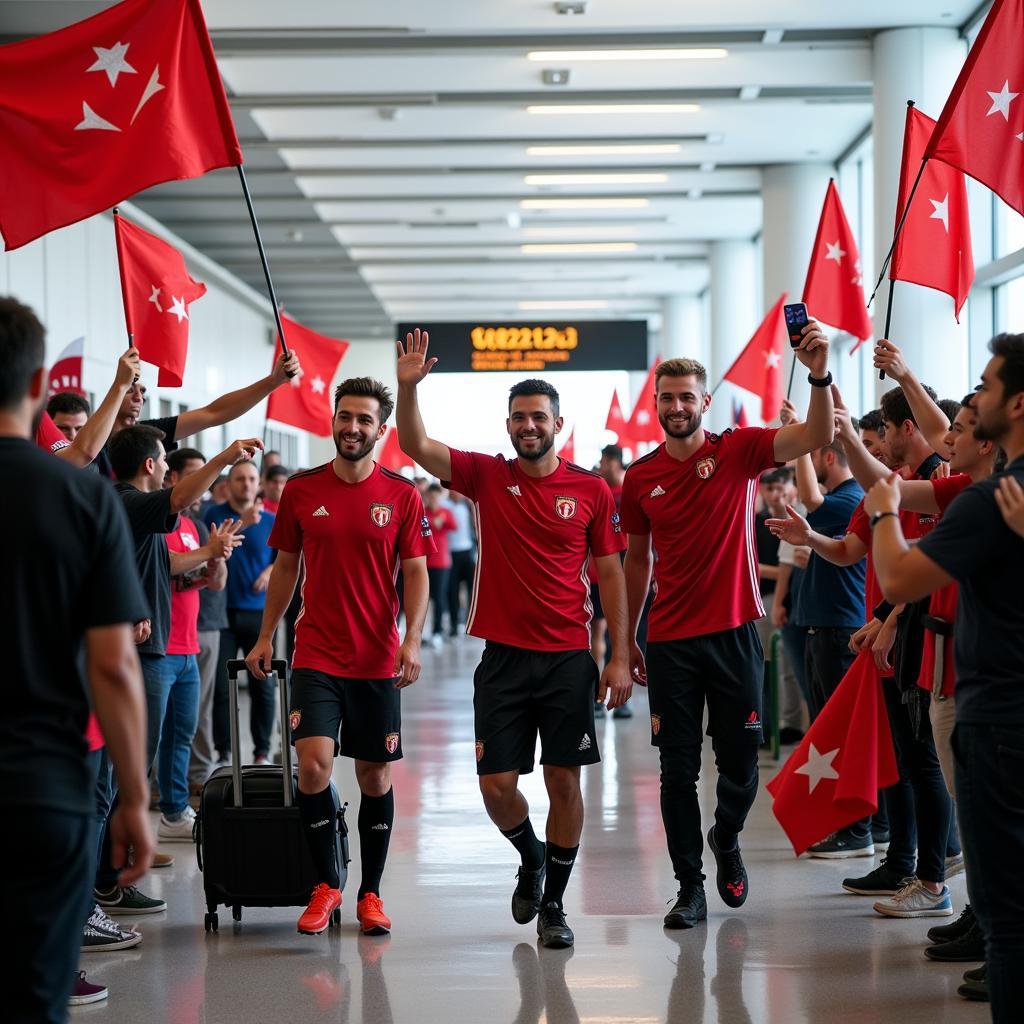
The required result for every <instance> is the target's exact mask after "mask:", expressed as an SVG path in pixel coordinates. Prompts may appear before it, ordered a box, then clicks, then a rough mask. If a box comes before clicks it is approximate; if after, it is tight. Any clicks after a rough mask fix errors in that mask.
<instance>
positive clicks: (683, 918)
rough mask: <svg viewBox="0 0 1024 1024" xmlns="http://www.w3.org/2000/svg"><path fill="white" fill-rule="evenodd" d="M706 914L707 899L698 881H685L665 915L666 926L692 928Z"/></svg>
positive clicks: (703, 918) (705, 916)
mask: <svg viewBox="0 0 1024 1024" xmlns="http://www.w3.org/2000/svg"><path fill="white" fill-rule="evenodd" d="M707 916H708V901H707V898H706V897H705V895H704V886H703V885H701V884H700V882H687V884H686V885H684V886H682V887H681V888H680V890H679V893H678V895H677V896H676V901H675V903H673V904H672V909H671V910H670V911H669V912H668V913H667V914H666V915H665V927H666V928H693V927H694V926H695V925H696V924H697V922H698V921H703V920H705V919H706V918H707Z"/></svg>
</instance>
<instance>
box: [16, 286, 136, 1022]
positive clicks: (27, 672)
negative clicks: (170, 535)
mask: <svg viewBox="0 0 1024 1024" xmlns="http://www.w3.org/2000/svg"><path fill="white" fill-rule="evenodd" d="M44 357H45V351H44V342H43V328H42V326H41V325H40V323H39V321H38V320H37V319H36V317H35V315H34V314H33V313H32V311H31V310H30V309H28V308H27V307H26V306H23V305H21V304H20V303H18V302H16V301H15V300H13V299H0V477H2V478H3V479H4V480H8V481H14V482H15V484H14V485H15V486H17V488H18V497H17V500H16V501H15V500H8V501H4V502H0V531H2V532H3V535H4V536H5V537H8V538H13V539H14V540H13V541H12V543H10V544H8V545H7V550H6V551H5V553H4V586H3V587H2V588H0V650H2V651H3V657H4V672H3V674H2V676H0V680H2V681H0V688H2V695H0V700H2V705H3V714H2V715H0V750H2V751H3V757H2V758H0V808H2V810H3V811H4V817H5V819H6V820H7V821H8V822H10V823H11V828H10V830H9V835H8V836H7V837H6V840H5V842H3V843H0V900H2V904H3V907H4V910H5V912H6V913H7V914H9V915H11V917H10V920H11V921H12V922H16V923H17V935H16V937H15V939H16V940H15V941H13V942H12V943H11V945H10V946H9V947H8V950H7V953H6V954H5V960H6V964H7V966H8V968H9V969H10V971H11V972H12V976H13V979H14V983H13V985H11V986H10V987H9V989H8V991H7V992H5V997H4V1019H5V1020H9V1021H16V1022H21V1021H33V1022H35V1021H45V1022H50V1021H64V1020H65V1019H66V1014H67V1009H66V1007H67V1003H68V995H69V993H70V990H71V983H72V978H73V971H74V968H75V965H76V962H77V958H78V947H79V943H80V942H81V935H82V922H83V921H84V920H85V919H86V915H87V913H88V911H89V909H90V908H91V907H92V892H91V889H92V873H93V862H94V858H95V843H94V841H93V837H92V831H93V823H92V820H93V813H94V804H93V788H92V780H91V778H90V771H89V767H88V762H87V756H86V743H85V740H84V734H85V728H86V721H87V718H88V714H89V697H90V696H91V698H92V705H93V707H94V708H95V711H96V715H97V717H98V719H99V722H100V726H101V728H102V730H103V734H104V736H105V738H106V741H107V744H108V746H109V748H110V753H111V758H112V760H113V762H114V764H115V766H116V769H117V774H118V777H119V779H120V780H121V787H122V800H121V806H120V809H119V810H118V812H117V814H116V815H115V816H114V819H113V820H112V822H111V830H112V833H113V843H114V848H115V849H116V850H117V853H118V857H119V859H120V860H121V861H122V862H123V861H124V860H125V859H126V856H125V855H126V851H127V847H128V846H129V845H131V846H132V847H133V848H134V851H135V855H134V863H133V865H132V866H131V867H128V868H126V869H125V870H124V872H123V873H122V878H121V880H122V882H123V883H124V884H126V885H130V884H131V883H132V882H133V881H134V880H135V879H137V878H139V877H140V876H141V875H142V874H144V873H145V871H146V870H147V868H148V867H149V862H150V858H151V856H152V852H153V838H152V832H151V829H150V826H149V821H148V818H147V815H146V804H147V799H148V792H147V786H146V780H145V768H144V761H143V740H142V737H143V732H144V728H145V726H144V713H145V712H144V701H143V694H142V679H141V674H140V672H139V666H138V659H137V658H136V656H135V653H134V650H133V644H132V636H131V624H132V623H133V622H135V621H137V620H138V619H141V618H143V617H144V616H145V614H146V608H145V600H144V598H143V595H142V593H141V590H140V588H139V585H138V582H137V581H136V579H135V575H134V560H133V558H132V551H131V545H130V543H129V541H128V536H127V524H126V522H125V515H124V512H123V510H122V508H121V505H120V502H118V500H117V498H116V497H115V495H114V493H113V492H112V491H111V489H110V487H109V486H108V485H107V484H105V483H104V482H103V481H101V480H99V479H97V478H96V476H95V475H92V474H87V473H81V472H79V471H78V470H77V469H75V468H74V467H73V466H72V465H69V464H67V463H65V462H64V461H63V460H61V459H55V458H53V457H52V456H51V455H49V454H47V453H45V452H43V451H40V450H39V449H38V448H37V447H36V446H35V445H34V444H32V442H31V441H30V440H29V439H30V438H31V437H32V436H33V434H34V431H35V425H36V421H37V420H38V417H39V416H40V415H41V414H42V410H43V402H44V400H45V395H46V371H45V367H44V365H43V361H44ZM55 517H56V518H55ZM83 664H84V666H85V678H83V672H82V666H83ZM87 682H88V687H89V693H88V694H87V691H86V683H87ZM17 837H20V839H21V840H22V841H18V838H17ZM26 842H28V844H29V850H28V852H26V845H25V843H26Z"/></svg>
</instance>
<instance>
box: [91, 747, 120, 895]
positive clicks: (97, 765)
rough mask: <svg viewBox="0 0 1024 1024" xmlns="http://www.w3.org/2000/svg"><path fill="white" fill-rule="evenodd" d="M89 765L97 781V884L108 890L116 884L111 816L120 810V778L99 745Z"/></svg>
mask: <svg viewBox="0 0 1024 1024" xmlns="http://www.w3.org/2000/svg"><path fill="white" fill-rule="evenodd" d="M89 766H90V768H91V769H92V773H93V776H94V778H95V780H96V880H95V887H96V888H97V889H100V890H102V891H103V892H109V891H110V890H111V889H113V888H114V886H115V885H117V876H118V868H115V867H114V866H113V864H111V862H110V859H111V858H110V829H109V828H108V825H109V823H110V816H111V814H113V813H114V811H115V810H116V809H117V801H116V796H117V780H116V779H115V778H114V772H113V766H112V765H111V763H110V758H109V757H108V756H107V748H106V747H100V749H99V750H94V751H92V752H91V753H90V754H89Z"/></svg>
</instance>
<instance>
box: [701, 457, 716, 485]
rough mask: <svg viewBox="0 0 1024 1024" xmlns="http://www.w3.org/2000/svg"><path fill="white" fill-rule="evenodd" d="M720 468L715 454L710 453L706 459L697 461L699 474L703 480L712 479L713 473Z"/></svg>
mask: <svg viewBox="0 0 1024 1024" xmlns="http://www.w3.org/2000/svg"><path fill="white" fill-rule="evenodd" d="M717 468H718V463H717V462H715V457H714V455H709V456H708V457H707V458H706V459H701V460H700V462H698V463H697V476H699V477H700V478H701V480H710V479H711V475H712V473H714V471H715V470H716V469H717Z"/></svg>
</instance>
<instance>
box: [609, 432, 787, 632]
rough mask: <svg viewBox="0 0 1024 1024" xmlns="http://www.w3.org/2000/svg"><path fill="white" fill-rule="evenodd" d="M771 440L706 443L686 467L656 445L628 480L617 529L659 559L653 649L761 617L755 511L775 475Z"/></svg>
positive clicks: (739, 435) (730, 437) (730, 438)
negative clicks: (762, 479) (761, 480)
mask: <svg viewBox="0 0 1024 1024" xmlns="http://www.w3.org/2000/svg"><path fill="white" fill-rule="evenodd" d="M777 433H778V431H777V430H764V429H762V428H760V427H742V428H740V429H739V430H727V431H725V433H724V434H710V433H709V434H707V435H706V440H705V442H704V444H703V446H702V447H701V448H700V450H699V451H697V452H695V453H694V454H693V455H691V456H690V458H688V459H685V460H683V461H680V460H679V459H674V458H672V456H671V455H669V454H668V452H667V451H666V450H665V445H664V444H660V445H658V447H657V448H655V449H654V451H653V452H651V453H650V454H649V455H645V456H644V457H643V458H642V459H637V461H636V462H634V463H633V464H632V465H631V466H630V467H629V469H627V470H626V481H625V484H624V485H623V490H622V525H623V527H624V529H625V531H626V533H632V534H651V539H652V542H653V544H654V548H655V550H656V551H657V553H658V557H657V561H656V562H655V565H654V595H655V596H654V605H653V606H652V608H651V617H650V625H649V627H648V632H647V636H648V639H649V640H653V641H659V640H685V639H686V638H687V637H693V636H703V635H705V634H707V633H718V632H720V631H721V630H725V629H735V628H736V627H737V626H741V625H742V624H743V623H744V622H750V621H751V620H753V619H759V618H761V616H762V615H764V605H762V603H761V592H760V587H759V586H758V570H757V544H756V542H755V539H754V504H755V500H756V498H757V481H758V477H759V476H760V475H761V474H762V473H763V472H764V471H765V470H766V469H771V468H773V467H774V466H777V465H779V463H777V462H776V461H775V450H774V445H775V435H776V434H777Z"/></svg>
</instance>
